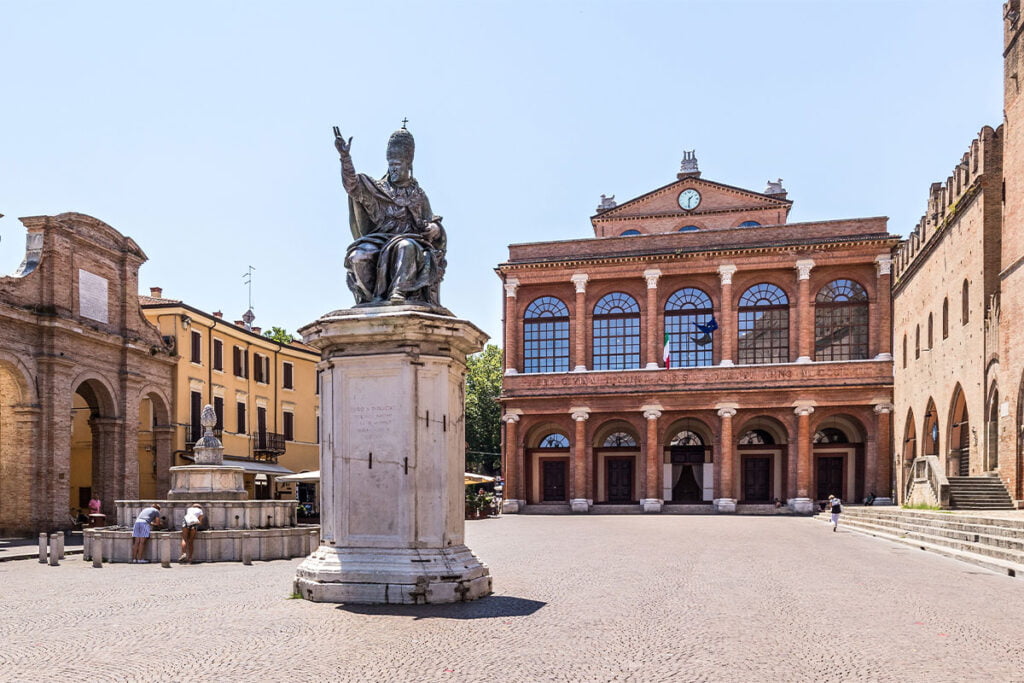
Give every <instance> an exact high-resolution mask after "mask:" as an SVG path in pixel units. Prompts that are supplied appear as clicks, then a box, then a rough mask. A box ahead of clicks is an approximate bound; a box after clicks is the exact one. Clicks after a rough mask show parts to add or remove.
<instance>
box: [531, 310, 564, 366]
mask: <svg viewBox="0 0 1024 683" xmlns="http://www.w3.org/2000/svg"><path fill="white" fill-rule="evenodd" d="M523 318H524V320H523V372H568V370H569V309H568V308H566V306H565V304H564V303H562V302H561V301H560V300H558V299H556V298H555V297H553V296H542V297H540V298H539V299H534V301H533V302H532V303H531V304H530V305H529V306H527V307H526V314H525V315H524V316H523Z"/></svg>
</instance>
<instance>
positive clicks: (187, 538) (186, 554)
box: [178, 503, 204, 564]
mask: <svg viewBox="0 0 1024 683" xmlns="http://www.w3.org/2000/svg"><path fill="white" fill-rule="evenodd" d="M203 518H204V515H203V508H202V506H201V505H199V503H192V504H191V505H189V506H188V508H187V509H186V510H185V519H184V521H183V522H182V523H181V557H179V558H178V562H181V563H182V564H191V563H192V544H193V543H194V542H195V540H196V533H197V532H198V531H199V526H200V525H201V524H202V523H203Z"/></svg>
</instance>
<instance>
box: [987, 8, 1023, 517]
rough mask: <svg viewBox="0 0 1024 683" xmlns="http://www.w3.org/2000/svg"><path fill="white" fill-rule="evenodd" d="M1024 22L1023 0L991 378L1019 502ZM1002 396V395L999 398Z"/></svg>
mask: <svg viewBox="0 0 1024 683" xmlns="http://www.w3.org/2000/svg"><path fill="white" fill-rule="evenodd" d="M1022 29H1024V18H1022V17H1021V3H1020V0H1010V1H1009V2H1007V3H1006V4H1005V5H1004V6H1003V107H1004V109H1003V115H1004V117H1005V119H1006V125H1005V131H1004V134H1005V138H1004V139H1005V142H1004V148H1003V230H1002V259H1001V260H1002V263H1001V268H1000V280H1001V282H1000V297H999V300H998V309H997V313H996V316H995V321H996V324H998V320H999V319H1001V320H1002V324H1001V325H1000V326H999V340H1000V341H999V365H998V368H999V369H998V371H997V372H996V373H993V374H994V375H995V377H993V374H990V376H989V388H988V392H989V396H988V401H989V407H988V411H989V420H992V418H993V417H994V418H995V420H992V421H995V422H998V429H999V472H1000V476H1001V478H1002V479H1003V481H1005V482H1006V483H1007V484H1008V486H1007V488H1008V489H1009V491H1010V495H1011V496H1012V497H1013V498H1015V499H1016V500H1021V499H1022V498H1024V490H1022V483H1024V482H1022V476H1021V474H1022V473H1021V465H1022V454H1021V445H1022V444H1021V433H1020V430H1019V429H1018V428H1017V427H1015V425H1020V424H1022V423H1024V422H1022V418H1024V414H1022V413H1024V382H1022V374H1024V331H1022V330H1021V329H1020V320H1021V319H1022V316H1024V36H1022V34H1024V30H1022ZM997 391H998V394H997V393H996V392H997Z"/></svg>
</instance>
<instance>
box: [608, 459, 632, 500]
mask: <svg viewBox="0 0 1024 683" xmlns="http://www.w3.org/2000/svg"><path fill="white" fill-rule="evenodd" d="M605 463H606V465H605V467H606V475H607V479H606V481H607V482H608V502H609V503H629V502H632V500H633V458H608V459H607V460H605Z"/></svg>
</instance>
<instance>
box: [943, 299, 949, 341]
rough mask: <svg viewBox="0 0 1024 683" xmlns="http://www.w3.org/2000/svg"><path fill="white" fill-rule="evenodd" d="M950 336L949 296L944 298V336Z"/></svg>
mask: <svg viewBox="0 0 1024 683" xmlns="http://www.w3.org/2000/svg"><path fill="white" fill-rule="evenodd" d="M948 336H949V297H946V298H945V299H943V300H942V338H943V339H945V338H946V337H948Z"/></svg>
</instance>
